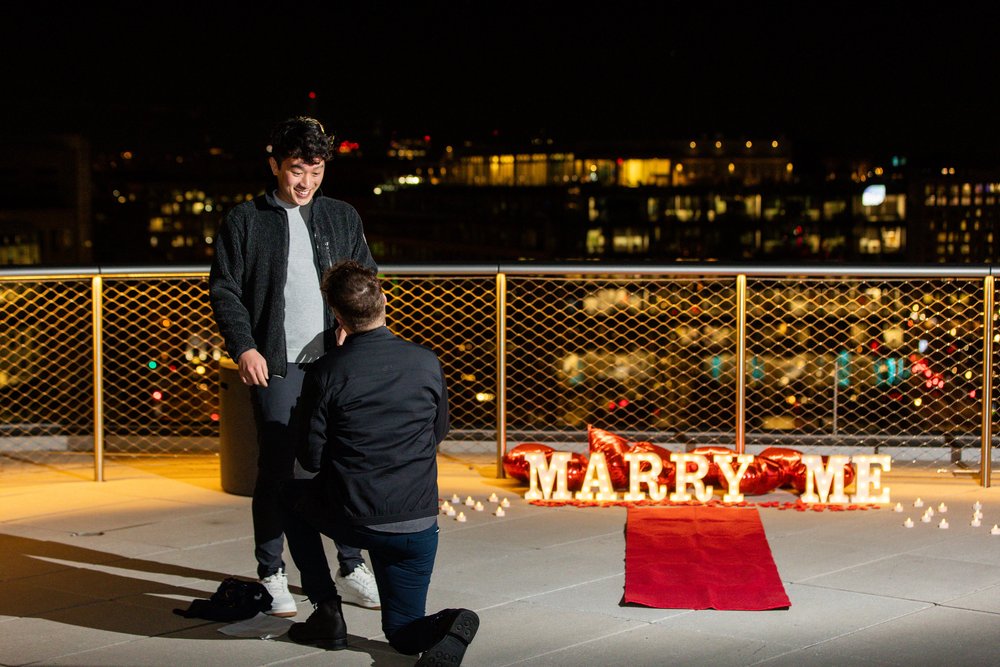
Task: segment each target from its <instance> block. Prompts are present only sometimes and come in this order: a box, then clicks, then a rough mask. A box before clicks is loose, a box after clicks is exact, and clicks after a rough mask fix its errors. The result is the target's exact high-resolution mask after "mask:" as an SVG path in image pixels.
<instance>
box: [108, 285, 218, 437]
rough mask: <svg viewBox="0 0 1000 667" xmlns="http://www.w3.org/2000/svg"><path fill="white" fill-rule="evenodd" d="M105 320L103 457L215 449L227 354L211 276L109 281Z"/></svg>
mask: <svg viewBox="0 0 1000 667" xmlns="http://www.w3.org/2000/svg"><path fill="white" fill-rule="evenodd" d="M103 314H104V319H103V338H104V341H103V342H104V344H103V346H102V353H103V365H104V394H103V396H104V429H105V434H104V442H105V450H106V451H107V452H108V453H109V454H113V453H141V454H157V453H167V452H169V453H191V452H199V451H200V452H204V451H214V450H217V449H218V431H219V429H218V422H219V416H220V415H219V364H218V361H219V359H220V358H221V357H222V355H223V354H224V350H223V348H222V339H221V337H220V336H219V334H218V329H217V328H216V327H215V322H214V320H213V318H212V310H211V307H210V305H209V302H208V279H207V277H206V276H205V275H203V274H202V275H195V276H154V275H148V276H141V277H106V278H105V279H104V291H103Z"/></svg>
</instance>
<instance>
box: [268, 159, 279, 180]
mask: <svg viewBox="0 0 1000 667" xmlns="http://www.w3.org/2000/svg"><path fill="white" fill-rule="evenodd" d="M267 161H268V163H269V164H270V165H271V173H272V174H274V175H275V176H277V175H278V161H277V160H275V159H274V158H273V157H269V158H267Z"/></svg>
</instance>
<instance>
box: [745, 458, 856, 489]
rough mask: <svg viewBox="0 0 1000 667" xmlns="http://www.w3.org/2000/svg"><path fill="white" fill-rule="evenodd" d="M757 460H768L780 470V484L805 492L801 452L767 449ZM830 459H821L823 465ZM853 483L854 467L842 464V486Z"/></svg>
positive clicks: (803, 465)
mask: <svg viewBox="0 0 1000 667" xmlns="http://www.w3.org/2000/svg"><path fill="white" fill-rule="evenodd" d="M757 458H758V459H769V460H770V461H772V462H774V463H775V464H777V466H778V467H779V468H780V469H781V484H779V485H778V486H779V487H781V486H791V487H792V488H793V489H795V490H796V491H797V492H798V493H803V492H804V491H805V490H806V464H804V463H803V462H802V452H800V451H799V450H797V449H789V448H788V447H768V448H767V449H765V450H764V451H762V452H761V453H760V454H758V455H757ZM829 460H830V457H829V456H824V457H823V465H826V464H827V463H829ZM852 482H854V466H852V465H851V464H850V463H845V464H844V486H845V487H847V486H850V485H851V483H852Z"/></svg>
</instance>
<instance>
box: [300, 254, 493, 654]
mask: <svg viewBox="0 0 1000 667" xmlns="http://www.w3.org/2000/svg"><path fill="white" fill-rule="evenodd" d="M323 294H324V295H325V296H326V299H327V303H328V304H329V306H330V308H331V309H332V310H333V312H334V315H335V316H336V318H337V321H338V322H339V324H340V330H341V331H342V332H344V334H346V337H345V338H344V340H343V343H342V344H341V346H340V347H338V348H336V349H334V350H331V351H330V352H329V353H328V354H327V355H326V356H325V357H323V358H322V359H321V360H320V361H318V362H317V363H316V364H314V365H313V367H312V368H311V369H310V372H309V375H308V376H307V378H306V383H305V387H304V388H303V391H302V400H301V403H300V405H299V408H298V410H297V412H296V417H295V429H296V434H297V442H298V449H299V451H298V459H299V462H300V463H301V464H302V467H303V468H305V469H306V470H309V471H314V472H316V471H318V473H319V474H318V475H317V476H316V477H314V478H313V479H310V480H303V481H295V482H292V483H291V484H289V485H288V491H289V493H288V496H289V498H288V504H289V506H290V507H291V508H292V511H291V512H290V514H291V516H290V517H289V519H288V522H287V525H288V545H289V547H290V549H291V552H292V558H294V559H295V564H296V566H298V568H299V571H300V572H301V573H302V586H303V588H304V589H305V592H306V594H307V595H308V596H309V599H310V601H311V602H312V603H313V604H314V605H316V611H314V612H313V614H312V616H310V617H309V620H307V621H306V622H305V623H296V624H295V625H293V626H292V627H291V628H289V630H288V636H289V638H290V639H291V640H292V641H295V642H299V643H303V644H314V645H318V646H323V647H324V648H329V649H343V648H346V647H347V626H346V624H345V623H344V616H343V613H342V611H341V597H340V596H339V595H338V590H339V585H335V584H334V582H333V580H332V579H331V578H330V574H329V568H328V567H327V565H326V556H325V554H324V552H323V545H322V541H321V539H320V533H323V534H325V535H327V536H329V537H331V538H333V539H334V540H335V541H336V542H338V543H341V544H350V545H353V546H357V547H361V548H364V549H367V550H368V555H369V557H370V558H371V562H372V568H373V569H374V570H375V580H376V581H377V582H378V589H379V594H380V595H381V600H382V631H383V632H384V633H385V636H386V639H388V640H389V644H390V645H391V646H392V647H393V648H395V649H396V650H397V651H399V652H400V653H405V654H408V655H414V654H417V653H422V655H421V657H420V659H419V661H418V662H417V664H418V665H459V664H461V662H462V656H463V655H464V654H465V649H466V647H468V645H469V643H470V642H471V641H472V638H473V637H474V636H475V634H476V631H477V630H478V628H479V617H478V616H477V615H476V614H475V612H473V611H470V610H468V609H445V610H442V611H439V612H437V613H436V614H432V615H430V616H426V615H425V611H426V603H427V588H428V586H429V585H430V581H431V572H432V570H433V568H434V558H435V555H436V554H437V544H438V525H437V513H438V486H437V447H438V443H440V442H441V440H442V439H444V436H445V435H446V434H447V433H448V425H449V421H448V419H449V418H448V391H447V388H446V386H445V380H444V373H443V372H442V370H441V364H440V362H439V361H438V358H437V356H436V355H435V354H434V352H432V351H431V350H429V349H427V348H425V347H422V346H420V345H417V344H415V343H411V342H408V341H404V340H402V339H400V338H397V337H396V336H394V335H393V334H392V333H391V332H390V331H389V329H387V328H386V326H385V303H386V302H385V295H384V294H383V293H382V289H381V286H380V285H379V281H378V278H377V277H376V275H375V273H374V272H372V271H371V270H369V269H368V268H366V267H365V266H362V265H361V264H358V263H357V262H352V261H345V262H341V263H339V264H337V265H336V266H334V267H333V268H332V269H331V270H329V271H328V272H327V273H326V275H325V276H324V277H323Z"/></svg>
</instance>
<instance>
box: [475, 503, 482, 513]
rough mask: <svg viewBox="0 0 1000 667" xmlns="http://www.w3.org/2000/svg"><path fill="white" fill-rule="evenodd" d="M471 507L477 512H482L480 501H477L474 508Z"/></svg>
mask: <svg viewBox="0 0 1000 667" xmlns="http://www.w3.org/2000/svg"><path fill="white" fill-rule="evenodd" d="M473 509H475V510H476V511H477V512H482V511H483V504H482V503H480V502H477V503H476V506H475V508H473Z"/></svg>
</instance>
